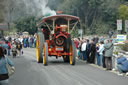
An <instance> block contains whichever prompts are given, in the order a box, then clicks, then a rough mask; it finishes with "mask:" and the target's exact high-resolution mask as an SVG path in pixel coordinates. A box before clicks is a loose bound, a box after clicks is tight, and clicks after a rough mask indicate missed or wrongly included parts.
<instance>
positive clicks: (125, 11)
mask: <svg viewBox="0 0 128 85" xmlns="http://www.w3.org/2000/svg"><path fill="white" fill-rule="evenodd" d="M118 10H119V18H120V19H123V20H128V6H127V5H121V6H120V8H119V9H118Z"/></svg>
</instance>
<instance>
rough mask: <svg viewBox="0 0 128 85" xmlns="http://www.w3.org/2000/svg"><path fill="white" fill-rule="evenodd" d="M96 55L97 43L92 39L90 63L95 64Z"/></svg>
mask: <svg viewBox="0 0 128 85" xmlns="http://www.w3.org/2000/svg"><path fill="white" fill-rule="evenodd" d="M95 55H96V45H95V44H94V41H93V40H91V41H90V53H89V57H90V63H93V64H95Z"/></svg>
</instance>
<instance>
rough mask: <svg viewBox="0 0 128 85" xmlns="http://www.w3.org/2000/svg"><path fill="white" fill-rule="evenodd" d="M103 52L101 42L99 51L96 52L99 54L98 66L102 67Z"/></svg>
mask: <svg viewBox="0 0 128 85" xmlns="http://www.w3.org/2000/svg"><path fill="white" fill-rule="evenodd" d="M103 51H104V43H103V42H102V41H101V42H100V46H99V50H98V51H97V52H98V53H99V59H100V60H99V61H100V66H103Z"/></svg>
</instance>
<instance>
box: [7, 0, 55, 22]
mask: <svg viewBox="0 0 128 85" xmlns="http://www.w3.org/2000/svg"><path fill="white" fill-rule="evenodd" d="M47 4H48V0H6V4H5V5H6V9H7V10H8V13H7V14H6V15H5V20H6V21H14V20H17V19H18V18H21V17H24V16H35V17H42V16H44V15H47V14H50V15H56V12H55V11H54V10H51V9H50V8H49V7H48V6H47Z"/></svg>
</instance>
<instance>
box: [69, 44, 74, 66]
mask: <svg viewBox="0 0 128 85" xmlns="http://www.w3.org/2000/svg"><path fill="white" fill-rule="evenodd" d="M69 60H70V64H71V65H75V62H76V49H75V46H74V43H73V42H72V43H71V44H70V46H69Z"/></svg>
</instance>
